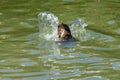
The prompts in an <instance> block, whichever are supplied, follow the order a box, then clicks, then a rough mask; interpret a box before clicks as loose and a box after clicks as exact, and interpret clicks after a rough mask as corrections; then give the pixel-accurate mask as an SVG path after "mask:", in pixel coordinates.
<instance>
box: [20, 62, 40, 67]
mask: <svg viewBox="0 0 120 80" xmlns="http://www.w3.org/2000/svg"><path fill="white" fill-rule="evenodd" d="M37 64H38V63H37V62H23V63H22V64H21V66H35V65H37Z"/></svg>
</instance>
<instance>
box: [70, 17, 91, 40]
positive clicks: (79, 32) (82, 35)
mask: <svg viewBox="0 0 120 80" xmlns="http://www.w3.org/2000/svg"><path fill="white" fill-rule="evenodd" d="M87 25H88V24H86V23H85V21H84V20H83V19H81V18H78V19H77V20H75V21H73V23H72V24H71V26H70V28H71V32H72V35H73V36H74V37H76V38H78V39H79V40H80V41H85V40H88V38H89V37H90V34H89V33H87V32H86V29H85V27H86V26H87Z"/></svg>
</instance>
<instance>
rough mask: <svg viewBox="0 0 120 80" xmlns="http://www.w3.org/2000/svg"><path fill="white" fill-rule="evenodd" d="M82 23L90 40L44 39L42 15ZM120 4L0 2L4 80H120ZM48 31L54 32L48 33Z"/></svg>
mask: <svg viewBox="0 0 120 80" xmlns="http://www.w3.org/2000/svg"><path fill="white" fill-rule="evenodd" d="M40 12H51V13H54V14H55V15H56V16H57V17H58V18H59V20H60V22H64V23H68V24H69V23H70V22H72V21H74V20H76V19H77V18H82V19H84V21H85V22H86V23H87V24H88V26H87V27H86V31H87V33H89V35H90V38H89V39H87V40H82V41H80V42H78V43H77V44H76V45H74V46H71V47H67V48H66V47H61V46H57V45H55V43H54V42H52V41H50V40H49V41H48V40H45V39H44V38H43V39H42V38H39V36H38V35H41V34H39V26H38V14H39V13H40ZM119 16H120V0H0V80H120V24H119V23H120V17H119ZM48 29H49V28H48Z"/></svg>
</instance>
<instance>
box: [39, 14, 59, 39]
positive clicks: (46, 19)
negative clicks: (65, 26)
mask: <svg viewBox="0 0 120 80" xmlns="http://www.w3.org/2000/svg"><path fill="white" fill-rule="evenodd" d="M38 19H39V32H40V37H44V38H45V39H46V40H54V39H55V37H56V35H57V25H58V24H59V20H58V17H57V16H55V15H54V14H53V13H48V12H41V13H39V15H38Z"/></svg>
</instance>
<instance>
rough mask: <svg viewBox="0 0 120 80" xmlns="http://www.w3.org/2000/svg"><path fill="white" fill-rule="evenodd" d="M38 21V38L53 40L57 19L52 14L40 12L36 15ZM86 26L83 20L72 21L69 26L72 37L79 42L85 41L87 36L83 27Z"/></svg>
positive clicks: (55, 34)
mask: <svg viewBox="0 0 120 80" xmlns="http://www.w3.org/2000/svg"><path fill="white" fill-rule="evenodd" d="M38 19H39V32H40V35H39V36H40V37H42V38H44V39H46V40H55V38H56V36H57V25H58V24H59V19H58V17H57V16H55V15H54V14H53V13H48V12H41V13H39V15H38ZM86 26H87V24H86V23H85V22H84V20H83V19H81V18H78V19H77V20H75V21H73V23H72V24H71V26H70V29H71V32H72V35H73V36H74V37H75V38H78V39H79V40H81V41H83V40H87V39H88V37H89V34H88V33H87V32H86V30H85V27H86Z"/></svg>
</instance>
